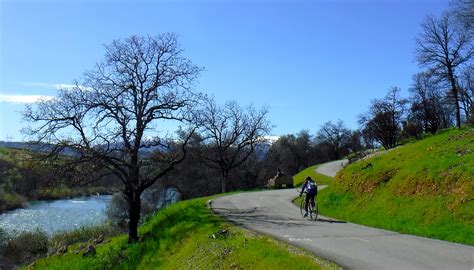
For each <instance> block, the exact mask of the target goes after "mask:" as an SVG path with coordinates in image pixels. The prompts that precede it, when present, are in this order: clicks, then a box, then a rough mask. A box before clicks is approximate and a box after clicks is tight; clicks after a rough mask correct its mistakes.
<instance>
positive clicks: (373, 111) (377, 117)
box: [359, 87, 407, 149]
mask: <svg viewBox="0 0 474 270" xmlns="http://www.w3.org/2000/svg"><path fill="white" fill-rule="evenodd" d="M406 103H407V100H406V99H403V98H401V97H400V88H398V87H392V88H391V89H390V90H389V91H388V93H387V95H386V96H385V98H384V99H381V100H377V99H376V100H372V105H371V106H370V109H369V112H368V113H366V114H363V115H361V116H359V124H361V125H362V129H363V132H364V133H365V134H366V136H369V137H371V138H372V139H373V140H375V141H377V142H378V143H380V144H381V145H382V146H383V147H385V149H390V148H393V147H395V146H397V143H398V141H399V138H400V132H401V124H402V120H403V117H404V113H405V106H406Z"/></svg>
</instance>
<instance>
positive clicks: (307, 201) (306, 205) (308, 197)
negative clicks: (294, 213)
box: [304, 194, 311, 213]
mask: <svg viewBox="0 0 474 270" xmlns="http://www.w3.org/2000/svg"><path fill="white" fill-rule="evenodd" d="M310 199H311V196H309V195H308V194H306V196H305V197H304V200H305V204H304V207H305V208H304V209H305V210H306V213H308V206H309V201H310Z"/></svg>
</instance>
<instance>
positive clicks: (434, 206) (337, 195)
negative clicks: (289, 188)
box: [318, 127, 474, 245]
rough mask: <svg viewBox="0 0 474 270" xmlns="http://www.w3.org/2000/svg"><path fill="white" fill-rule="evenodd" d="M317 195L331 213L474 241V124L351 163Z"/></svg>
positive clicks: (366, 223) (389, 227)
mask: <svg viewBox="0 0 474 270" xmlns="http://www.w3.org/2000/svg"><path fill="white" fill-rule="evenodd" d="M320 195H321V196H320V198H319V199H318V200H319V202H320V209H321V210H322V212H323V213H324V214H327V215H330V216H333V217H337V218H341V219H344V220H348V221H352V222H356V223H361V224H365V225H369V226H374V227H381V228H385V229H389V230H395V231H400V232H403V233H410V234H417V235H422V236H427V237H433V238H438V239H444V240H449V241H454V242H460V243H466V244H470V245H474V127H469V128H464V129H461V130H457V129H450V130H445V131H442V132H440V133H439V134H437V135H434V136H428V137H427V138H425V139H423V140H420V141H416V142H413V143H408V144H406V145H403V146H400V147H398V148H395V149H393V150H392V151H387V152H386V153H384V154H381V155H378V156H374V157H372V158H369V159H366V160H361V161H359V162H356V163H353V164H351V165H349V166H347V167H346V168H344V169H343V170H342V171H340V172H339V173H338V174H337V176H336V178H335V182H334V184H331V186H330V187H329V188H327V189H325V190H323V191H321V194H320Z"/></svg>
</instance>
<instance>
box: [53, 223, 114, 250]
mask: <svg viewBox="0 0 474 270" xmlns="http://www.w3.org/2000/svg"><path fill="white" fill-rule="evenodd" d="M120 233H121V231H120V230H117V228H116V227H113V226H111V225H110V224H102V225H93V226H84V227H80V228H77V229H75V230H73V231H69V232H60V233H56V234H54V235H53V236H52V237H51V240H50V245H51V247H52V248H53V251H56V250H58V249H60V248H62V247H64V246H68V245H71V244H75V243H79V242H87V241H89V240H91V239H99V238H107V237H110V236H115V235H118V234H120Z"/></svg>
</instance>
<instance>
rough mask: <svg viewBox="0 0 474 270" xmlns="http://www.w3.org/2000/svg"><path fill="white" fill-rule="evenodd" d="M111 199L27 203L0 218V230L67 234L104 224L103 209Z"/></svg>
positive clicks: (108, 197) (77, 199) (97, 198)
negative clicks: (81, 228) (87, 226)
mask: <svg viewBox="0 0 474 270" xmlns="http://www.w3.org/2000/svg"><path fill="white" fill-rule="evenodd" d="M111 199H112V196H111V195H101V196H91V197H77V198H73V199H65V200H54V201H36V202H30V203H29V204H28V206H27V207H25V208H23V209H16V210H13V211H8V212H5V213H3V214H1V215H0V228H2V229H3V230H5V231H6V232H8V233H19V232H23V231H33V230H36V229H40V230H42V231H45V232H46V233H48V234H53V233H56V232H59V231H69V230H73V229H74V228H78V227H81V226H84V225H91V224H98V223H102V222H104V221H105V220H106V216H105V212H104V210H105V208H106V207H107V204H108V203H109V202H110V200H111Z"/></svg>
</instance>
